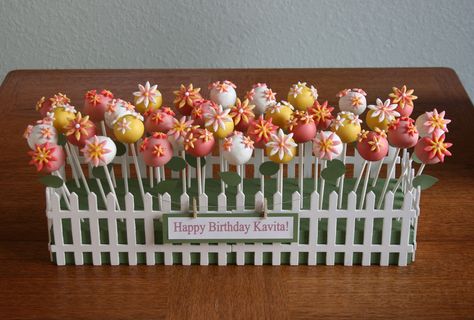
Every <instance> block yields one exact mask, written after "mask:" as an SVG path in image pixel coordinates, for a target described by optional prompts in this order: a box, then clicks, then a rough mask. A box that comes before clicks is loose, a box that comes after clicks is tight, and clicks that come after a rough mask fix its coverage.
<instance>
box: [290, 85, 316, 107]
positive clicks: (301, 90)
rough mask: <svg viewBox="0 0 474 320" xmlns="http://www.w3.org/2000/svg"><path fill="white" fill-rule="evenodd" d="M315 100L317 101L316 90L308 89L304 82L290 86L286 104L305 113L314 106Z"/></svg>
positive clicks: (313, 88)
mask: <svg viewBox="0 0 474 320" xmlns="http://www.w3.org/2000/svg"><path fill="white" fill-rule="evenodd" d="M316 99H318V90H316V88H315V87H313V86H311V88H309V87H308V86H307V85H306V82H298V83H296V84H294V85H292V86H291V88H290V92H288V102H289V103H291V105H293V106H294V107H295V109H296V110H301V111H306V109H308V108H310V107H311V106H312V105H313V104H314V101H315V100H316Z"/></svg>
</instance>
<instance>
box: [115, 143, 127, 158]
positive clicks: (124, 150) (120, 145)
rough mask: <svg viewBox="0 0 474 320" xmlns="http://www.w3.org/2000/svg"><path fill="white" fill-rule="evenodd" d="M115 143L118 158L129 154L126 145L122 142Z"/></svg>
mask: <svg viewBox="0 0 474 320" xmlns="http://www.w3.org/2000/svg"><path fill="white" fill-rule="evenodd" d="M114 143H115V146H116V147H117V154H116V156H117V157H121V156H123V155H124V154H125V153H127V147H125V145H124V144H123V143H122V142H120V141H115V140H114Z"/></svg>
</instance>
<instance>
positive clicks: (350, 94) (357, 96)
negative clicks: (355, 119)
mask: <svg viewBox="0 0 474 320" xmlns="http://www.w3.org/2000/svg"><path fill="white" fill-rule="evenodd" d="M366 95H367V93H365V91H364V90H362V89H358V88H354V89H344V90H342V91H340V92H339V93H338V94H337V95H336V96H337V97H338V98H339V110H341V111H347V112H352V113H353V114H355V115H361V114H362V113H364V111H365V108H366V107H367V101H366V99H365V96H366Z"/></svg>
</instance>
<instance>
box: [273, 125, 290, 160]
mask: <svg viewBox="0 0 474 320" xmlns="http://www.w3.org/2000/svg"><path fill="white" fill-rule="evenodd" d="M266 146H267V147H269V148H270V156H273V155H275V154H277V153H278V158H279V159H280V160H282V159H283V157H284V156H285V155H289V156H293V151H292V150H291V149H292V148H294V147H296V146H297V144H296V143H295V142H294V140H293V133H290V134H288V135H286V134H284V133H283V130H281V129H279V130H278V133H277V134H272V135H271V137H270V141H269V142H267V144H266Z"/></svg>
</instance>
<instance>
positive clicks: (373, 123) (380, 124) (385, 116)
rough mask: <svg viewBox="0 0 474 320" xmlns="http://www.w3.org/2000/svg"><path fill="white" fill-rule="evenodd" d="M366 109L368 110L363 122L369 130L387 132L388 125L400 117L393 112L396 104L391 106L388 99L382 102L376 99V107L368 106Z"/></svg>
mask: <svg viewBox="0 0 474 320" xmlns="http://www.w3.org/2000/svg"><path fill="white" fill-rule="evenodd" d="M368 108H369V109H370V110H369V112H367V116H366V118H365V121H366V122H367V125H368V126H369V128H370V129H371V130H375V128H379V129H380V130H383V131H387V130H388V126H389V124H390V123H391V122H392V121H393V120H395V118H396V117H399V116H400V113H398V112H397V111H395V109H396V108H397V104H391V102H390V99H387V100H385V102H382V100H380V99H379V98H377V100H376V105H370V106H368Z"/></svg>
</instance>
